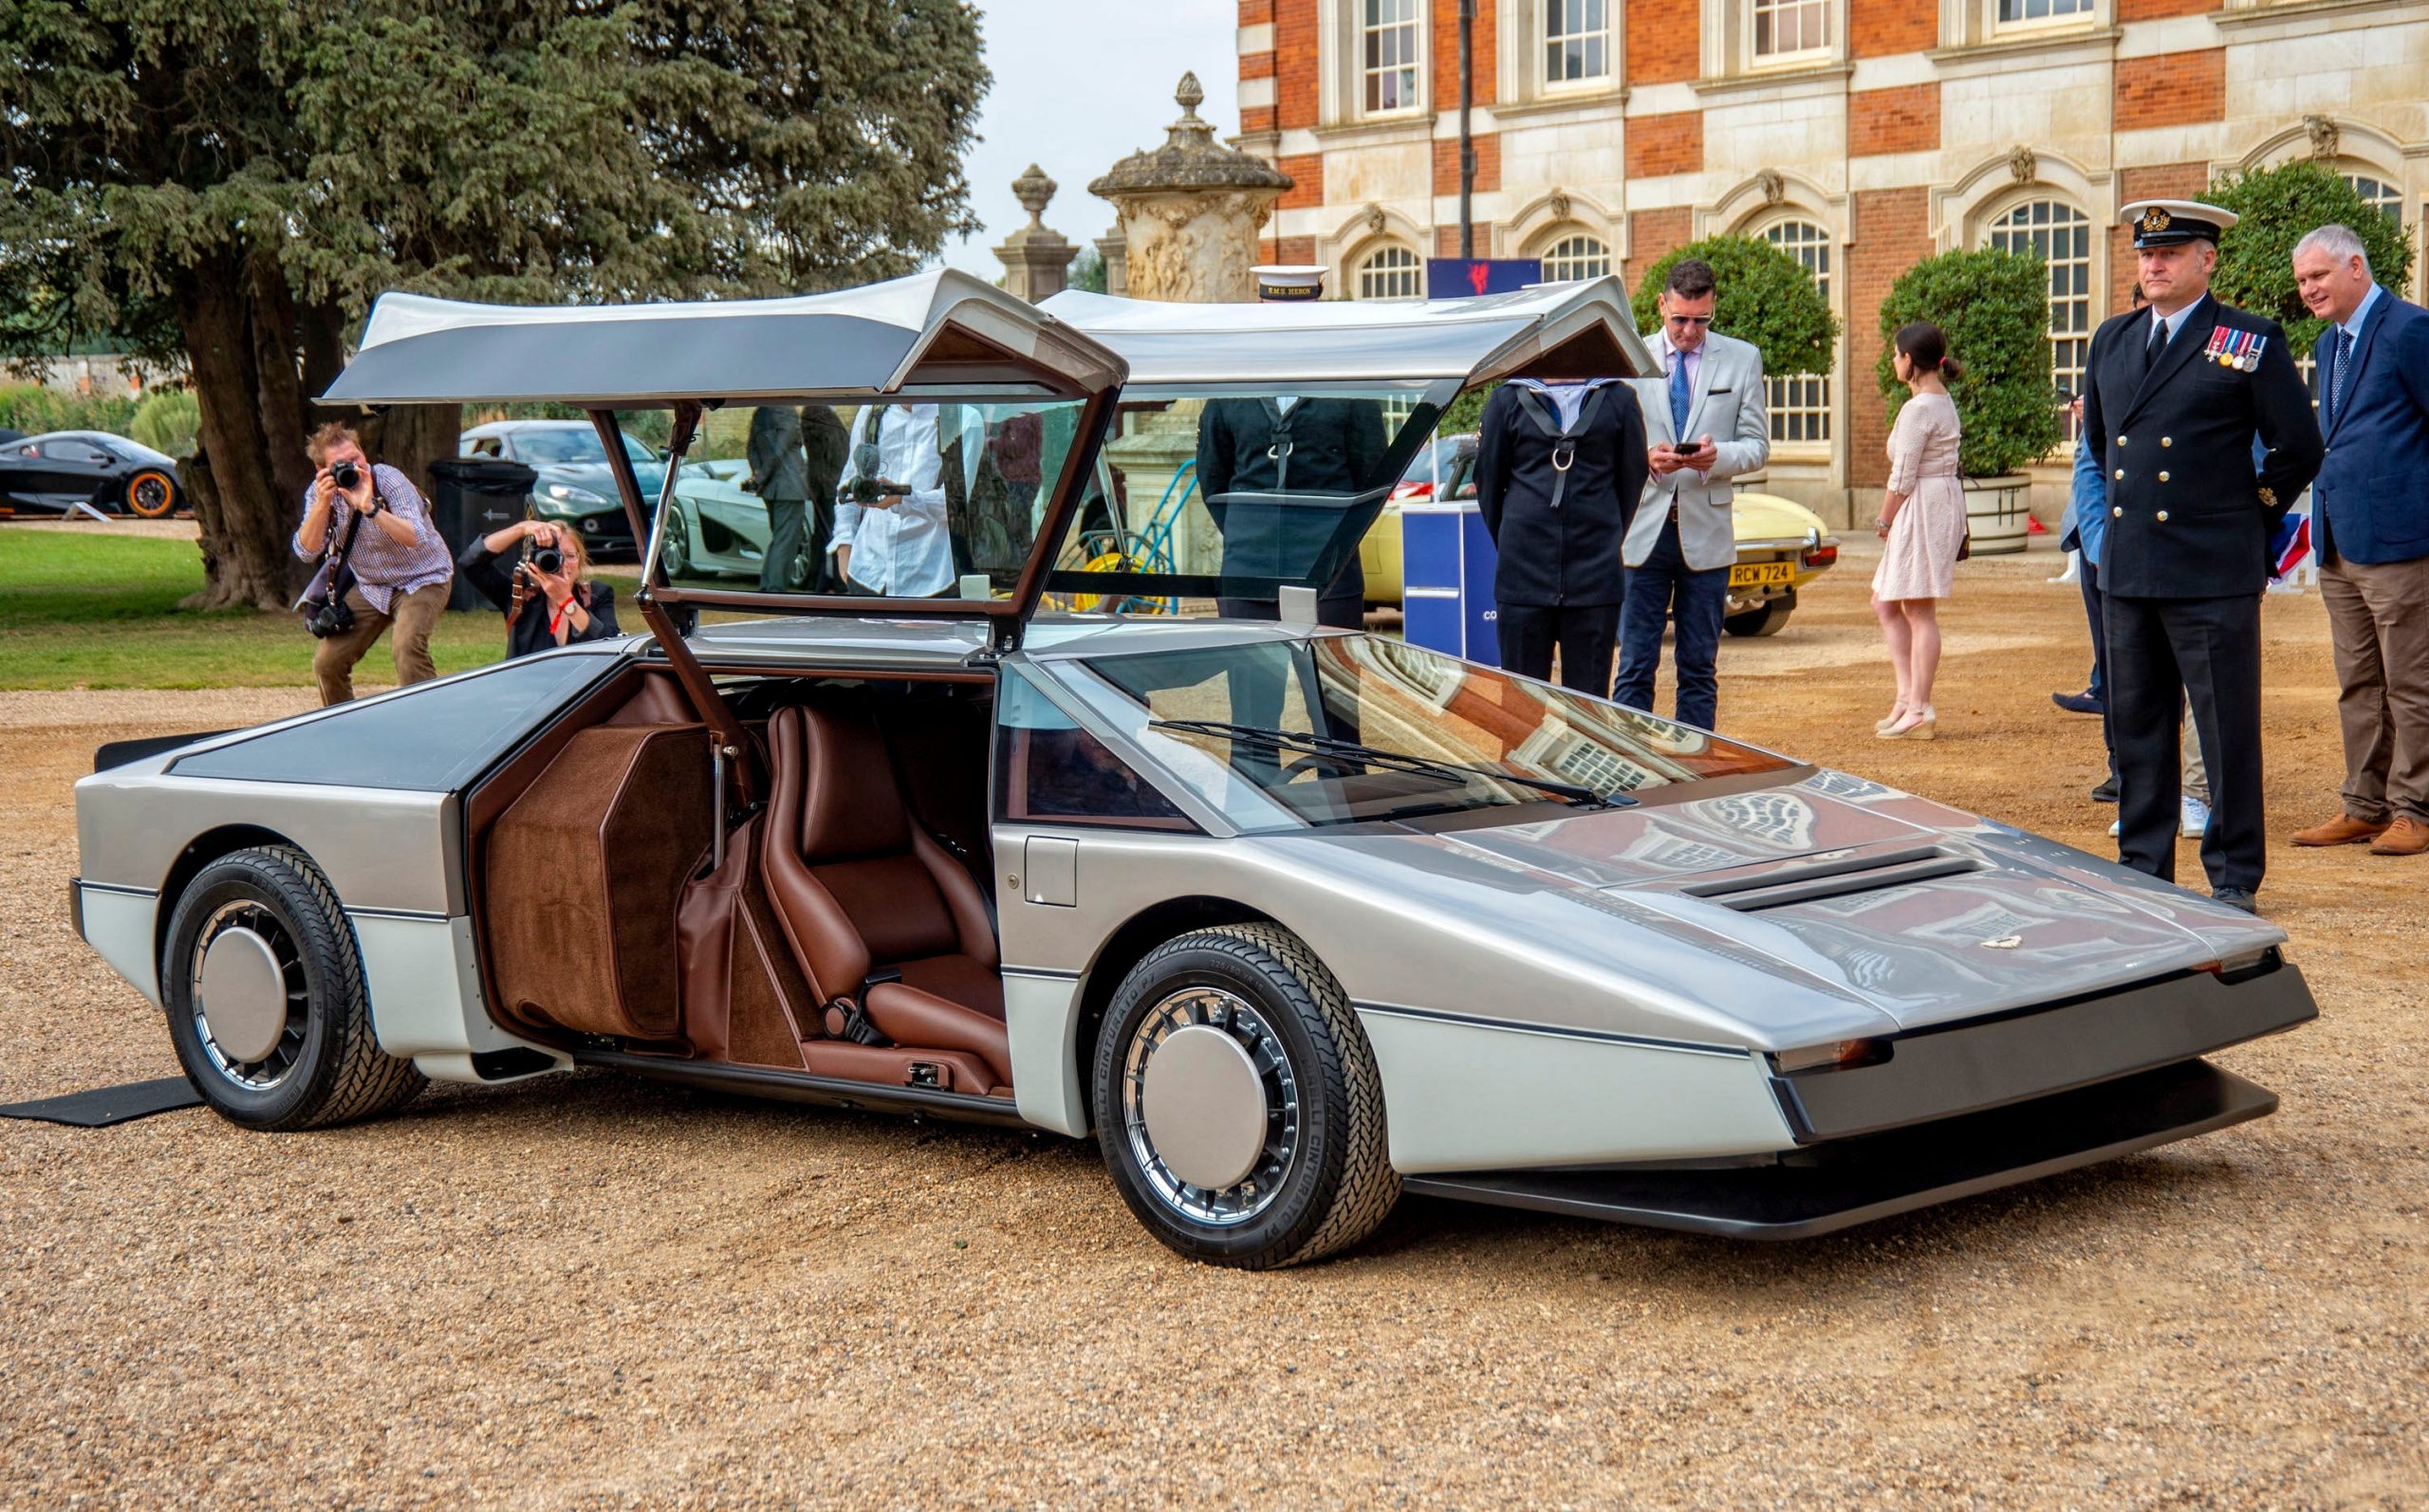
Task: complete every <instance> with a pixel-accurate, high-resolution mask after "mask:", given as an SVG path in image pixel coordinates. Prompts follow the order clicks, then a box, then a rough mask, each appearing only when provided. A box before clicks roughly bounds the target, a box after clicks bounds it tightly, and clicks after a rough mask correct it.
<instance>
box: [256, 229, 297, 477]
mask: <svg viewBox="0 0 2429 1512" xmlns="http://www.w3.org/2000/svg"><path fill="white" fill-rule="evenodd" d="M245 265H246V266H245V273H246V281H247V287H248V290H249V293H250V303H249V305H248V310H249V312H250V315H251V317H252V319H251V331H252V339H253V373H254V378H255V381H256V383H257V384H258V385H259V393H260V412H259V413H260V425H261V432H262V442H263V445H264V447H265V448H266V449H267V450H268V452H269V466H270V476H271V478H272V479H273V480H274V481H275V482H276V483H277V485H278V496H279V497H280V498H281V499H296V500H301V499H302V498H303V497H304V490H305V489H308V488H310V487H311V486H312V471H313V469H312V463H311V459H310V458H309V457H307V456H306V455H305V453H304V436H305V433H306V428H307V418H308V417H307V416H306V414H305V412H304V385H303V382H302V380H301V379H300V378H299V377H298V376H297V372H296V365H295V345H296V341H297V337H296V331H295V300H294V296H293V295H291V294H289V293H288V292H287V275H286V274H285V273H283V272H281V271H280V270H279V267H278V260H277V259H276V258H274V257H272V256H271V255H270V254H269V253H268V252H260V251H257V252H254V253H253V254H252V255H251V256H250V257H248V258H247V259H246V260H245Z"/></svg>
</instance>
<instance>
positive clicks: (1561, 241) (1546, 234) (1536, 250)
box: [1519, 220, 1620, 280]
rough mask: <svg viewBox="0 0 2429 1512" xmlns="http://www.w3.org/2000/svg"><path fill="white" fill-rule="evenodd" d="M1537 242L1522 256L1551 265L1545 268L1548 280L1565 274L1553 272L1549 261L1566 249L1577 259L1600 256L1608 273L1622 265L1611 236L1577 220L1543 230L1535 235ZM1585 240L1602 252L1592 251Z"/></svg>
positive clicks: (1605, 271) (1604, 269) (1582, 275)
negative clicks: (1554, 253)
mask: <svg viewBox="0 0 2429 1512" xmlns="http://www.w3.org/2000/svg"><path fill="white" fill-rule="evenodd" d="M1534 243H1535V245H1534V246H1533V248H1532V249H1530V250H1529V251H1526V252H1522V253H1520V254H1519V255H1521V256H1523V257H1532V258H1537V259H1540V260H1543V261H1544V262H1545V263H1546V265H1547V266H1546V267H1545V268H1544V277H1545V279H1546V280H1552V279H1557V278H1560V277H1562V276H1563V275H1561V274H1558V273H1555V272H1553V271H1552V269H1551V267H1549V260H1550V258H1551V255H1552V253H1553V252H1555V251H1557V250H1560V249H1563V248H1567V249H1568V250H1569V252H1570V253H1571V255H1572V257H1573V258H1574V259H1576V260H1581V261H1582V260H1585V259H1587V258H1593V257H1599V258H1600V259H1601V260H1602V263H1603V272H1604V274H1608V273H1610V272H1612V271H1614V270H1616V269H1617V268H1618V267H1619V266H1620V260H1619V255H1618V253H1617V252H1616V251H1614V250H1613V249H1612V247H1611V242H1610V238H1608V237H1606V236H1603V235H1600V234H1598V233H1597V232H1596V231H1595V230H1593V229H1592V228H1591V227H1588V226H1583V225H1580V224H1579V223H1577V222H1576V221H1573V220H1567V221H1560V222H1556V223H1555V224H1554V225H1553V226H1552V227H1551V228H1550V229H1549V230H1546V231H1543V232H1541V233H1539V234H1538V235H1537V236H1536V237H1535V238H1534ZM1584 243H1591V244H1592V245H1593V246H1594V247H1595V248H1599V249H1600V251H1596V252H1588V251H1587V250H1586V249H1585V248H1584V247H1583V246H1581V245H1580V244H1584ZM1567 276H1569V277H1588V276H1602V275H1589V274H1575V273H1572V274H1569V275H1567Z"/></svg>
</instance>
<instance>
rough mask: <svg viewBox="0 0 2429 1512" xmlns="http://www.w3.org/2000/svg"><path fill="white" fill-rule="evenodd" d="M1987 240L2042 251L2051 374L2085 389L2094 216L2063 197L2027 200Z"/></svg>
mask: <svg viewBox="0 0 2429 1512" xmlns="http://www.w3.org/2000/svg"><path fill="white" fill-rule="evenodd" d="M1983 239H1984V241H1985V242H1986V243H1987V244H1988V245H1990V246H1992V247H1995V248H1997V249H1999V250H2001V251H2003V252H2037V253H2039V254H2040V256H2041V261H2042V263H2043V264H2044V265H2045V266H2046V267H2048V268H2049V378H2050V381H2051V382H2052V383H2054V384H2056V385H2057V386H2058V387H2059V388H2062V389H2064V390H2066V391H2067V393H2069V394H2076V393H2080V392H2082V390H2083V386H2084V365H2085V361H2086V359H2087V358H2088V357H2089V356H2090V355H2091V331H2092V326H2093V324H2094V321H2093V320H2092V299H2091V217H2089V216H2087V215H2086V214H2085V213H2084V212H2082V211H2079V210H2077V209H2075V207H2074V206H2072V205H2069V204H2067V202H2066V201H2064V200H2059V199H2028V200H2026V201H2025V202H2024V203H2023V204H2021V205H2018V206H2016V207H2015V208H2014V209H2013V210H2011V211H2009V212H2007V213H2006V214H2004V215H2001V216H2000V217H1999V218H1998V219H1996V220H1994V221H1993V222H1992V223H1991V227H1990V230H1989V231H1988V233H1987V234H1986V235H1985V236H1984V238H1983ZM1957 356H1958V358H1959V359H1960V360H1962V358H1963V356H1964V354H1963V353H1961V352H1960V353H1958V354H1957ZM2069 424H2070V425H2071V422H2069ZM2072 438H2073V433H2072V431H2071V430H2069V432H2068V439H2070V440H2071V439H2072Z"/></svg>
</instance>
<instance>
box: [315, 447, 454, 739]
mask: <svg viewBox="0 0 2429 1512" xmlns="http://www.w3.org/2000/svg"><path fill="white" fill-rule="evenodd" d="M306 451H307V452H309V453H310V455H311V458H312V465H313V466H314V467H316V468H318V469H319V471H318V472H317V473H315V474H314V475H313V478H312V488H311V491H310V492H308V493H306V495H305V496H304V523H303V525H302V526H299V527H297V529H296V532H295V539H294V543H293V544H294V550H295V554H296V555H297V556H298V557H301V558H303V559H304V560H306V561H307V562H308V561H310V560H312V559H313V558H315V557H318V556H321V555H322V553H323V551H324V549H325V550H326V551H327V553H328V556H329V558H330V559H331V560H330V561H329V562H326V563H324V567H323V569H322V570H323V572H324V573H325V574H326V577H327V581H329V582H330V583H333V584H336V585H338V586H339V587H340V588H342V589H343V591H342V592H334V593H329V594H327V599H328V601H327V602H326V603H325V604H324V605H323V606H321V607H319V608H316V609H315V611H314V613H313V615H312V617H311V620H310V621H309V626H310V629H311V631H312V634H313V635H315V636H319V637H320V641H321V643H320V645H319V646H318V647H317V648H315V649H314V651H313V653H312V676H313V677H314V679H315V680H317V681H318V682H319V683H320V685H321V702H322V703H324V704H343V703H344V702H345V701H346V700H348V699H350V698H352V697H353V696H354V664H355V663H356V662H359V661H361V660H362V658H363V655H364V654H365V653H367V652H369V651H370V650H371V645H372V642H374V641H376V640H378V639H379V638H380V635H381V633H382V632H384V631H386V630H387V628H388V627H389V626H390V625H391V624H393V625H395V626H396V627H397V634H396V636H395V638H394V639H393V640H392V641H391V642H390V644H389V650H390V651H391V652H393V653H394V654H395V655H396V659H397V686H398V687H399V688H402V687H405V686H407V685H409V684H412V683H417V682H425V681H428V680H429V679H430V678H433V677H436V676H437V675H438V669H437V668H436V666H434V665H432V663H431V659H430V633H431V631H432V630H433V629H435V628H436V626H437V624H438V617H439V616H440V615H442V614H444V613H446V612H447V594H448V584H449V582H450V581H452V580H453V579H454V576H455V564H454V562H450V561H449V560H448V557H447V542H446V541H445V539H443V538H442V537H441V536H440V535H439V533H438V526H436V524H435V523H433V521H432V520H431V518H430V506H429V505H428V504H426V503H424V502H423V500H422V496H421V493H420V490H418V489H416V488H415V487H414V486H413V483H412V482H411V481H410V480H409V479H407V478H406V476H405V475H404V474H403V473H401V472H399V471H398V470H396V469H395V468H392V467H390V466H388V465H387V464H386V463H384V462H383V463H381V464H380V465H379V466H377V467H374V466H372V464H371V462H370V460H369V459H368V458H366V457H364V456H363V454H362V439H361V438H360V437H358V436H357V435H356V434H355V433H354V428H353V427H351V426H348V425H344V424H341V423H338V422H336V421H332V422H330V423H329V424H327V425H324V426H323V427H321V428H320V429H319V430H318V431H315V432H313V433H312V439H311V440H310V441H309V442H308V443H307V444H306ZM341 505H343V507H340V506H341ZM333 532H334V539H332V533H333Z"/></svg>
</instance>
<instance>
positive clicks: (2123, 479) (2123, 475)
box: [2117, 468, 2125, 483]
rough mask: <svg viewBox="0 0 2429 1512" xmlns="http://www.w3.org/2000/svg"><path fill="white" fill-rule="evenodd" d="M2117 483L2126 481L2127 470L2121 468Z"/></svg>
mask: <svg viewBox="0 0 2429 1512" xmlns="http://www.w3.org/2000/svg"><path fill="white" fill-rule="evenodd" d="M2117 481H2118V482H2120V483H2123V482H2124V481H2125V470H2124V469H2123V468H2119V469H2118V470H2117Z"/></svg>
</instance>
